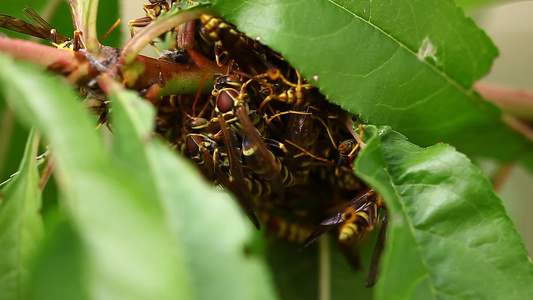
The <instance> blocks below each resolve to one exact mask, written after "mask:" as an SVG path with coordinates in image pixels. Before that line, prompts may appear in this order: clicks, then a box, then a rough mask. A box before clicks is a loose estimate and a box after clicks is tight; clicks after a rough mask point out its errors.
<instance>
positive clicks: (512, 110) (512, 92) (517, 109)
mask: <svg viewBox="0 0 533 300" xmlns="http://www.w3.org/2000/svg"><path fill="white" fill-rule="evenodd" d="M474 89H475V90H476V92H478V93H479V94H481V96H483V98H485V99H486V100H489V101H491V102H493V103H494V104H496V105H498V106H499V107H500V108H501V109H502V110H503V111H504V112H506V113H508V114H511V115H513V116H515V117H519V118H523V119H528V120H533V91H531V90H526V89H521V88H509V87H503V86H497V85H492V84H487V83H483V82H478V83H476V84H475V85H474Z"/></svg>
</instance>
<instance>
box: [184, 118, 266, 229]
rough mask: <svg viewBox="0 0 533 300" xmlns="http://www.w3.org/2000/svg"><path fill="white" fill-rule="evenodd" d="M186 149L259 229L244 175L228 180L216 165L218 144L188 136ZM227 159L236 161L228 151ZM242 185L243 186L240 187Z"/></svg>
mask: <svg viewBox="0 0 533 300" xmlns="http://www.w3.org/2000/svg"><path fill="white" fill-rule="evenodd" d="M225 125H226V124H225V123H223V125H222V127H221V128H222V130H225V129H223V128H224V126H225ZM186 147H187V150H188V151H189V154H190V156H191V157H192V159H193V160H194V161H196V162H197V164H199V165H205V168H204V170H207V171H206V172H208V173H209V172H210V170H212V172H213V174H212V177H213V178H216V180H217V181H218V182H219V183H220V184H221V185H222V186H223V187H225V188H226V189H228V190H230V191H231V192H232V193H233V194H234V195H235V196H236V198H237V201H238V202H239V204H240V206H241V207H242V208H243V210H244V212H245V213H246V215H247V216H248V218H249V219H250V220H251V221H252V223H253V224H254V226H255V227H256V228H257V229H260V228H261V225H260V223H259V220H258V219H257V216H256V215H255V212H254V210H255V205H254V203H253V201H252V199H253V196H252V194H251V192H250V189H249V188H248V186H246V180H245V177H244V173H239V174H236V173H232V174H231V175H232V177H233V180H232V178H230V176H229V175H228V174H227V173H226V172H225V171H224V170H222V168H221V167H220V164H219V163H217V162H218V160H217V159H216V156H217V152H219V149H218V144H217V143H216V142H215V141H214V140H212V139H210V138H209V137H207V136H205V135H201V134H189V135H188V136H187V141H186ZM228 157H230V160H231V159H237V158H236V156H235V155H234V152H233V150H228ZM241 171H242V170H241ZM243 183H244V184H245V186H244V187H242V186H240V185H241V184H243Z"/></svg>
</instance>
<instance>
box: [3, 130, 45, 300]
mask: <svg viewBox="0 0 533 300" xmlns="http://www.w3.org/2000/svg"><path fill="white" fill-rule="evenodd" d="M38 147H39V139H38V138H36V137H35V134H34V133H33V132H32V134H30V136H29V137H28V142H27V143H26V150H25V151H24V156H23V159H22V162H21V164H20V168H19V171H18V174H17V175H15V176H14V177H13V178H12V180H11V181H10V182H9V183H7V184H6V186H4V187H3V189H2V191H1V192H2V194H3V197H0V249H2V251H1V252H0V295H2V299H6V300H8V299H22V298H24V296H25V295H24V293H25V289H26V286H27V281H28V277H29V268H30V263H31V260H32V258H33V256H34V255H35V253H36V251H37V250H38V249H39V248H38V246H39V244H40V243H41V241H42V238H43V236H44V230H43V223H42V219H41V215H40V209H41V194H40V191H39V173H38V170H37V164H36V159H35V157H36V156H37V149H38Z"/></svg>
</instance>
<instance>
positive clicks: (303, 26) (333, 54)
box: [213, 0, 533, 160]
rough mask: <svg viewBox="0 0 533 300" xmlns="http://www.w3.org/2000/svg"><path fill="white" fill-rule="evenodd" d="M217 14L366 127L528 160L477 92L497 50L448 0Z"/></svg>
mask: <svg viewBox="0 0 533 300" xmlns="http://www.w3.org/2000/svg"><path fill="white" fill-rule="evenodd" d="M213 8H214V9H215V10H217V11H219V12H220V13H221V14H222V15H223V17H225V18H226V19H227V20H229V21H230V22H232V23H235V24H236V25H237V26H238V29H239V30H241V31H243V32H244V33H246V34H248V35H249V36H250V37H252V38H256V39H260V40H261V42H263V43H265V44H267V45H269V46H271V47H272V48H274V49H275V50H278V51H280V52H281V53H282V54H283V55H284V57H285V58H286V59H287V60H288V61H290V62H291V64H292V65H293V66H294V67H296V68H297V69H299V70H301V71H302V74H303V75H304V76H305V77H306V78H307V79H308V80H309V81H310V82H311V83H313V84H316V85H317V86H319V87H320V90H321V92H322V93H323V94H325V95H326V96H328V98H329V99H330V100H331V101H333V102H335V103H338V104H340V105H342V106H343V107H344V108H345V109H347V110H349V111H350V112H352V113H354V114H360V116H361V119H362V120H363V121H365V122H369V123H372V124H377V125H380V124H386V125H390V126H392V127H393V128H394V129H395V130H398V131H400V132H402V133H403V134H405V135H406V136H407V137H408V138H409V139H410V140H412V141H413V142H415V143H416V144H419V145H423V146H427V145H432V144H435V143H438V142H448V143H451V144H452V145H454V146H456V147H458V148H459V149H460V150H461V151H463V152H466V153H467V154H470V155H472V154H476V155H483V156H491V157H494V158H497V159H500V160H513V159H517V158H519V157H520V156H525V155H531V153H533V151H531V150H533V145H532V143H531V142H530V141H528V140H526V139H525V138H523V137H522V136H520V135H518V134H517V133H516V132H514V131H513V130H511V129H510V128H509V127H508V126H507V125H505V124H504V123H503V122H502V121H501V116H500V111H499V110H498V109H497V108H496V107H495V106H494V105H492V104H491V103H488V102H485V101H483V100H482V99H481V98H480V97H479V96H478V95H477V94H475V93H474V92H473V90H472V84H473V82H475V81H476V80H478V79H479V78H480V77H481V76H482V75H484V74H486V73H487V71H488V70H489V68H490V66H491V63H492V61H493V59H494V57H495V56H496V55H497V53H498V51H497V49H496V48H495V47H494V45H493V44H492V42H491V41H490V39H489V38H488V37H487V36H486V35H485V33H484V32H483V31H481V30H480V29H479V28H478V27H477V26H476V25H475V24H474V22H473V21H472V20H471V19H469V18H466V17H465V15H464V13H463V12H462V10H461V9H460V8H458V7H457V6H456V4H455V3H453V2H452V1H451V0H432V1H413V0H402V1H382V0H380V1H356V0H334V1H322V0H307V1H298V2H290V3H289V2H287V1H283V0H271V1H268V4H267V3H264V2H261V3H260V2H256V1H245V2H242V1H238V0H224V1H216V3H215V5H214V6H213ZM496 140H497V141H499V143H498V144H499V146H498V147H494V141H496Z"/></svg>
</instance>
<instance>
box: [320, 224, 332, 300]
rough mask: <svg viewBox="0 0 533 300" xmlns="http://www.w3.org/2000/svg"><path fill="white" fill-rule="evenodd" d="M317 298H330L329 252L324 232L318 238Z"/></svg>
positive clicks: (326, 236)
mask: <svg viewBox="0 0 533 300" xmlns="http://www.w3.org/2000/svg"><path fill="white" fill-rule="evenodd" d="M318 274H319V275H318V299H319V300H329V299H331V295H330V291H331V283H330V278H331V253H330V250H329V236H328V235H327V234H324V235H323V236H321V237H320V239H319V240H318Z"/></svg>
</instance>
